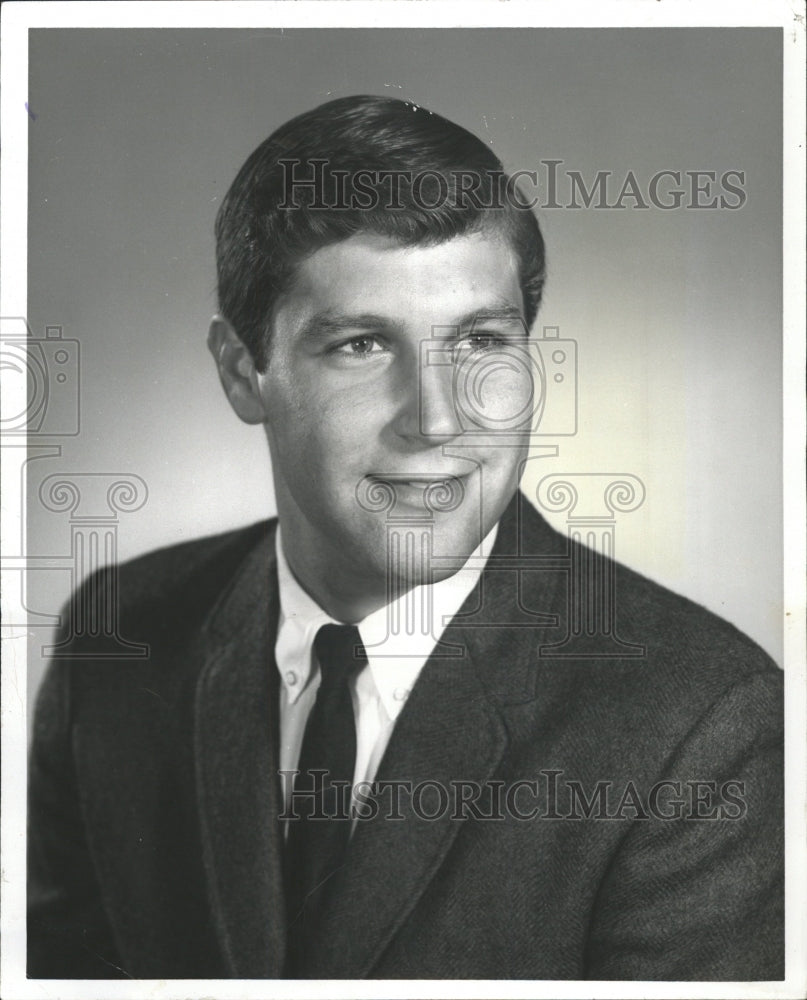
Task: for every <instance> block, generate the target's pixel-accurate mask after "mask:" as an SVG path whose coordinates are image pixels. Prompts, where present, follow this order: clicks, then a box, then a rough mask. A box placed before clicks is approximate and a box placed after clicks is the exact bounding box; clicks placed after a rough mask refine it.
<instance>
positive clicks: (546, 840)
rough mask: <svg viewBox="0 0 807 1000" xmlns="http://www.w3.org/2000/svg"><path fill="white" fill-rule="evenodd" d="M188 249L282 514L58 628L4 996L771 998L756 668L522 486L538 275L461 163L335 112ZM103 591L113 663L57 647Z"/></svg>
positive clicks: (535, 379) (524, 225) (378, 102)
mask: <svg viewBox="0 0 807 1000" xmlns="http://www.w3.org/2000/svg"><path fill="white" fill-rule="evenodd" d="M216 238H217V259H218V269H219V304H220V313H219V314H218V315H217V316H216V317H214V319H213V321H212V324H211V328H210V334H209V340H208V343H209V346H210V349H211V352H212V354H213V356H214V359H215V361H216V364H217V367H218V371H219V374H220V377H221V381H222V384H223V387H224V390H225V392H226V394H227V396H228V399H229V400H230V403H231V404H232V406H233V408H234V410H235V411H236V413H237V414H238V415H239V416H240V417H241V418H242V419H243V420H245V421H246V422H248V423H260V424H262V425H263V426H264V428H265V431H266V435H267V439H268V443H269V450H270V454H271V459H272V470H273V475H274V483H275V492H276V497H277V508H278V518H277V519H276V520H272V521H270V522H267V523H261V524H258V525H255V526H253V527H250V528H246V529H244V530H242V531H237V532H233V533H230V534H227V535H224V536H221V537H218V538H214V539H203V540H200V541H196V542H191V543H188V544H185V545H181V546H177V547H174V548H170V549H167V550H164V551H161V552H157V553H153V554H150V555H148V556H145V557H143V558H141V559H138V560H136V561H135V562H133V563H130V564H128V565H126V566H123V567H121V568H120V570H119V572H118V571H116V570H115V569H114V568H113V569H111V570H110V571H109V572H108V573H106V574H101V576H100V577H99V578H98V579H93V580H90V581H88V583H87V584H85V586H84V588H83V590H82V591H81V592H80V594H79V595H77V597H76V598H75V599H74V601H73V618H72V622H71V623H69V624H68V626H67V630H66V633H65V646H64V647H63V653H64V655H62V656H61V657H59V658H57V659H55V660H54V664H53V666H52V667H51V669H50V672H49V674H48V676H47V678H46V680H45V682H44V685H43V688H42V692H41V694H40V698H39V705H38V713H37V722H36V734H35V740H34V747H33V752H32V760H31V793H30V827H31V846H30V855H29V863H30V872H31V888H30V918H29V931H28V933H29V975H30V976H60V977H85V976H86V977H112V976H119V975H124V976H132V977H135V978H221V977H237V978H270V977H283V976H288V977H294V978H303V977H313V978H323V979H328V978H362V977H378V978H399V977H400V978H413V979H421V978H432V977H434V978H439V977H446V978H461V977H477V978H484V979H497V978H530V979H584V978H590V979H659V980H679V979H704V980H708V979H717V980H729V979H738V980H745V979H777V978H781V977H782V975H783V932H782V922H783V895H782V892H783V890H782V832H781V823H782V790H781V779H782V760H781V712H782V704H781V682H780V674H779V671H778V670H777V668H776V667H775V666H774V665H773V664H772V663H771V662H770V661H769V660H768V659H767V658H766V656H765V655H764V654H763V653H762V652H761V651H760V650H759V649H758V648H757V647H756V646H755V645H754V644H753V643H751V641H750V640H748V639H747V638H745V637H744V636H742V635H741V634H740V633H739V632H737V630H736V629H734V628H733V627H732V626H730V625H729V624H727V623H725V622H722V621H720V620H719V619H717V618H715V617H714V616H712V615H710V614H709V613H708V612H706V611H705V610H704V609H702V608H700V607H697V606H696V605H693V604H692V603H690V602H688V601H686V600H684V599H683V598H680V597H677V596H675V595H673V594H671V593H669V592H668V591H665V590H663V589H662V588H660V587H658V586H656V585H655V584H653V583H651V582H649V581H647V580H645V579H643V578H642V577H640V576H638V575H637V574H635V573H633V572H631V571H629V570H627V569H625V568H623V567H620V566H616V565H615V564H613V563H612V562H610V561H609V560H608V559H607V558H605V557H602V556H600V555H597V554H595V553H593V552H590V551H588V550H586V549H583V548H582V547H581V546H580V545H579V544H578V543H577V542H573V541H571V540H569V539H567V538H565V537H563V536H561V535H559V534H557V533H556V532H555V531H553V530H552V529H551V528H550V527H549V526H548V525H547V524H546V522H545V521H544V520H543V519H542V518H541V517H540V516H539V515H538V514H537V513H536V512H535V510H534V509H533V508H532V506H531V505H530V503H529V502H528V501H527V500H526V499H525V498H523V497H522V496H521V495H520V494H519V493H518V491H517V487H518V483H519V480H520V476H521V473H522V470H523V466H524V462H525V461H526V459H527V455H528V449H529V445H530V433H531V431H532V430H533V429H534V428H535V427H536V425H537V423H538V422H539V420H540V417H541V405H542V400H543V398H544V396H545V394H546V392H547V391H548V389H547V387H546V384H545V381H544V378H545V367H543V368H542V364H543V360H542V357H541V354H540V351H539V350H538V348H537V345H536V342H535V341H534V339H533V338H532V337H531V336H530V330H531V327H532V325H533V321H534V320H535V317H536V314H537V310H538V306H539V304H540V298H541V291H542V285H543V278H544V247H543V241H542V238H541V234H540V231H539V228H538V224H537V221H536V219H535V217H534V216H533V214H532V213H531V212H530V211H529V210H528V209H526V208H525V207H524V202H523V200H522V198H521V196H520V195H519V192H518V190H517V188H516V187H515V185H514V184H513V183H512V179H511V178H508V177H507V176H505V175H504V173H503V172H502V168H501V164H500V163H499V161H498V160H497V159H496V157H495V156H494V155H493V154H492V152H491V151H490V149H489V148H488V147H487V146H486V145H485V144H484V143H482V142H481V141H480V140H479V139H477V138H476V137H474V136H472V135H470V134H469V133H468V132H466V131H465V130H464V129H462V128H460V127H458V126H456V125H454V124H453V123H451V122H448V121H446V120H445V119H442V118H440V117H439V116H437V115H434V114H432V113H431V112H428V111H426V110H425V109H422V108H419V107H416V106H413V105H411V104H407V103H404V102H401V101H395V100H389V99H382V98H375V97H356V98H344V99H340V100H337V101H333V102H331V103H329V104H326V105H324V106H322V107H320V108H317V109H315V110H314V111H312V112H310V113H307V114H304V115H301V116H300V117H298V118H296V119H294V120H293V121H291V122H289V123H287V124H286V125H284V126H282V127H281V128H280V129H278V130H277V131H276V132H275V133H274V134H273V135H272V136H271V137H270V138H269V139H267V140H266V141H265V142H264V143H263V144H262V145H261V146H259V147H258V149H257V150H256V151H255V152H254V153H253V154H252V155H251V156H250V158H249V159H248V160H247V162H246V163H245V164H244V166H243V168H242V169H241V171H240V173H239V175H238V177H237V178H236V180H235V181H234V183H233V185H232V187H231V189H230V191H229V193H228V195H227V198H226V199H225V202H224V204H223V205H222V208H221V211H220V213H219V217H218V220H217V225H216ZM603 581H607V588H606V590H607V593H608V594H610V595H615V604H614V606H613V607H611V606H610V604H609V605H608V607H607V608H606V609H605V611H606V613H607V614H609V615H611V616H612V617H613V614H615V615H616V618H617V620H618V629H619V640H618V642H616V643H615V644H614V643H611V644H606V646H603V645H602V644H601V642H600V640H601V639H602V638H603V635H604V636H605V638H609V637H610V638H611V639H613V638H614V636H615V635H616V630H615V624H614V621H613V620H612V619H609V622H608V625H607V628H606V629H605V631H604V632H602V631H598V630H597V628H589V627H588V625H589V624H591V623H590V622H589V621H588V620H586V621H585V622H584V623H583V625H584V627H581V626H580V616H581V614H583V613H584V611H592V612H593V609H594V602H592V601H589V602H588V603H586V601H587V597H586V595H590V594H591V593H594V592H596V593H605V591H604V590H597V588H598V587H600V588H602V587H603V586H604V583H603ZM111 582H114V584H115V586H116V587H117V588H118V589H117V590H116V593H119V595H120V596H119V602H120V604H119V607H120V616H119V617H120V622H121V630H122V632H123V634H125V635H126V637H127V638H129V639H131V640H134V641H137V642H141V643H146V644H148V646H149V649H150V655H149V658H148V659H147V660H145V661H132V662H126V661H115V660H113V659H111V658H105V656H106V654H105V651H104V645H103V639H104V637H103V635H100V636H98V637H97V639H96V640H94V641H89V642H88V638H87V633H88V629H87V628H83V627H80V626H79V627H77V626H76V618H77V616H78V615H79V614H80V610H81V609H82V608H87V607H91V606H92V603H93V601H94V600H97V599H98V594H99V593H100V592H101V591H102V590H103V589H104V588H108V587H109V586H110V585H111ZM598 613H599V612H597V614H598ZM595 617H596V615H595ZM615 645H616V646H617V647H618V648H617V649H616V650H615V648H614V646H615ZM606 647H607V648H606Z"/></svg>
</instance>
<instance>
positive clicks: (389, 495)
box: [364, 471, 471, 512]
mask: <svg viewBox="0 0 807 1000" xmlns="http://www.w3.org/2000/svg"><path fill="white" fill-rule="evenodd" d="M470 474H471V473H470V472H469V471H466V472H462V473H455V472H431V473H423V472H412V473H411V474H410V473H406V472H391V473H371V474H369V475H367V476H365V479H364V482H365V484H366V489H367V496H368V499H370V498H373V499H374V500H377V501H378V502H381V500H382V497H383V498H386V499H387V502H389V503H390V504H391V506H395V505H396V504H403V505H405V506H408V507H411V506H414V507H417V508H418V509H424V508H425V509H427V510H431V511H432V512H438V511H449V510H454V509H455V508H456V507H457V506H459V504H460V503H462V500H463V497H464V496H465V489H466V482H467V480H468V477H469V476H470ZM371 502H372V500H371Z"/></svg>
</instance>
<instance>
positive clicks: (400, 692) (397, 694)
mask: <svg viewBox="0 0 807 1000" xmlns="http://www.w3.org/2000/svg"><path fill="white" fill-rule="evenodd" d="M392 697H393V698H394V699H395V700H396V701H406V699H407V698H408V697H409V691H408V689H407V688H395V690H394V691H393V692H392Z"/></svg>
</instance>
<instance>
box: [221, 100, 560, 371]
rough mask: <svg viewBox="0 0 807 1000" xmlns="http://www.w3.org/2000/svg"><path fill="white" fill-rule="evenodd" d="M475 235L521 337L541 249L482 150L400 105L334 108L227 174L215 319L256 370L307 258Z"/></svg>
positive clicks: (310, 116)
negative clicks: (509, 292)
mask: <svg viewBox="0 0 807 1000" xmlns="http://www.w3.org/2000/svg"><path fill="white" fill-rule="evenodd" d="M483 230H484V231H498V232H500V233H501V234H502V235H503V236H504V237H505V239H507V240H508V241H509V243H510V245H511V247H512V248H513V250H514V252H515V256H516V258H517V261H518V268H519V282H520V285H521V289H522V293H523V296H524V313H525V319H526V322H527V325H528V327H530V326H531V325H532V323H533V321H534V319H535V317H536V315H537V312H538V307H539V305H540V301H541V293H542V290H543V284H544V276H545V260H544V241H543V238H542V236H541V230H540V228H539V226H538V220H537V219H536V217H535V215H534V214H533V212H532V211H531V210H530V209H529V208H528V207H525V203H523V202H522V201H521V200H520V197H519V195H518V191H517V188H516V187H515V185H514V184H513V183H512V178H509V177H508V176H507V175H506V174H505V173H504V170H503V167H502V164H501V162H500V161H499V159H498V158H497V157H496V156H495V154H494V153H493V152H492V150H491V149H490V148H489V147H488V146H487V145H486V144H485V143H484V142H483V141H482V140H481V139H479V138H478V137H477V136H475V135H473V134H472V133H471V132H468V131H467V130H466V129H464V128H462V127H461V126H459V125H456V124H455V123H454V122H451V121H449V120H448V119H446V118H442V117H441V116H440V115H437V114H434V113H433V112H431V111H427V110H426V109H425V108H422V107H419V106H418V105H415V104H411V103H409V102H407V101H401V100H396V99H392V98H386V97H372V96H358V97H343V98H339V99H337V100H335V101H329V102H328V103H327V104H322V105H320V106H319V107H317V108H314V109H313V110H312V111H308V112H305V113H304V114H301V115H298V116H297V117H296V118H292V119H291V121H288V122H286V124H285V125H281V126H280V128H278V129H277V130H276V131H275V132H274V133H273V134H272V135H270V136H269V138H268V139H266V140H264V142H262V143H261V145H260V146H258V148H257V149H256V150H255V151H254V152H253V153H252V154H251V155H250V156H249V158H248V159H247V161H246V162H245V163H244V165H243V166H242V167H241V169H240V171H239V172H238V175H237V176H236V178H235V180H234V181H233V183H232V185H231V187H230V189H229V191H228V192H227V194H226V196H225V198H224V201H223V202H222V204H221V207H220V209H219V212H218V215H217V217H216V265H217V271H218V299H219V309H220V311H221V312H222V314H223V315H224V316H225V317H226V318H227V320H228V321H229V322H230V323H231V325H232V326H233V328H234V330H235V331H236V333H237V334H238V336H239V337H240V338H241V340H242V341H243V343H244V344H245V345H246V347H247V348H248V349H249V351H250V353H251V354H252V357H253V359H254V360H255V363H256V365H257V367H258V370H259V371H263V370H264V369H265V367H266V363H267V361H268V356H269V344H270V339H271V338H270V333H271V325H272V319H273V313H274V309H275V306H276V305H277V302H278V299H279V297H280V296H281V295H282V294H283V293H284V292H285V291H286V290H288V288H289V287H290V286H291V284H292V281H293V278H294V273H295V268H296V267H297V266H298V265H299V264H300V263H301V262H302V261H303V260H304V259H305V258H306V257H308V256H309V255H311V254H312V253H314V252H315V251H316V250H319V249H320V248H321V247H324V246H328V245H330V244H333V243H339V242H341V241H342V240H346V239H348V238H349V237H351V236H353V235H354V234H356V233H360V232H368V233H374V234H378V235H382V236H387V237H390V238H392V239H393V240H395V241H396V242H398V243H399V244H400V245H401V246H418V245H422V246H428V245H435V244H439V243H443V242H445V241H446V240H450V239H452V238H453V237H455V236H460V235H465V234H470V233H475V232H481V231H483Z"/></svg>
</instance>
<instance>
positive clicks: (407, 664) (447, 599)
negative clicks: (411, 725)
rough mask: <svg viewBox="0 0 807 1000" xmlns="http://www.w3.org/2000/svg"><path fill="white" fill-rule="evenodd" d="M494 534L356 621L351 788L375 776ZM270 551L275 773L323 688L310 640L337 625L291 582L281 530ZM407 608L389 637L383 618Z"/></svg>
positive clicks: (292, 758) (287, 763)
mask: <svg viewBox="0 0 807 1000" xmlns="http://www.w3.org/2000/svg"><path fill="white" fill-rule="evenodd" d="M497 532H498V524H497V525H494V527H493V528H492V529H491V531H490V532H489V533H488V535H487V536H486V537H485V538H484V539H483V540H482V542H481V544H480V545H479V546H478V548H476V549H475V550H474V552H473V553H472V554H471V556H469V558H468V562H466V564H465V565H464V566H463V567H462V569H460V570H458V571H457V572H456V573H455V574H454V575H453V576H450V577H448V578H447V579H445V580H441V581H440V582H439V583H434V584H431V585H424V586H420V587H415V588H414V591H410V593H409V595H402V596H401V597H399V598H398V599H397V600H396V601H394V602H393V603H392V604H390V605H384V606H383V607H381V608H378V610H377V611H374V612H373V613H372V614H370V615H368V616H367V617H366V618H365V619H364V620H363V621H361V622H359V623H358V629H359V635H360V636H361V641H362V643H363V644H364V646H365V649H366V652H367V659H368V662H367V665H366V666H365V667H363V668H362V669H361V670H360V671H359V672H358V673H357V674H355V675H354V676H353V677H352V678H351V680H350V685H351V694H352V697H353V711H354V714H355V718H356V770H355V772H354V777H353V783H354V785H355V784H356V783H357V782H359V781H372V780H373V778H374V777H375V774H376V771H377V769H378V765H379V763H380V762H381V758H382V757H383V755H384V751H385V750H386V748H387V743H388V742H389V738H390V736H391V734H392V730H393V727H394V726H395V721H396V719H397V718H398V715H399V713H400V711H401V709H402V708H403V706H404V704H405V703H406V699H407V698H408V697H409V692H410V691H411V690H412V687H413V686H414V683H415V681H416V680H417V678H418V675H419V674H420V671H421V670H422V669H423V667H424V666H425V664H426V661H427V660H428V658H429V656H430V654H431V652H432V650H433V649H434V647H435V645H436V643H437V641H438V639H439V638H440V636H441V635H442V633H443V631H444V629H445V627H446V625H448V623H449V622H450V621H451V619H452V618H453V617H454V615H455V614H456V613H457V611H459V609H460V607H461V606H462V604H463V602H464V601H465V598H466V597H467V596H468V595H469V594H470V592H471V591H472V590H473V588H474V586H475V585H476V583H477V581H478V580H479V577H480V575H481V573H482V567H483V565H484V562H482V563H480V562H477V559H478V558H479V557H481V558H482V559H483V560H487V558H488V556H489V555H490V551H491V549H492V548H493V543H494V541H495V540H496V534H497ZM275 546H276V551H277V575H278V584H279V593H280V619H279V624H278V631H277V641H276V643H275V660H276V662H277V668H278V670H279V672H280V682H281V685H280V768H281V770H282V771H293V770H295V769H296V767H297V763H298V761H299V758H300V749H301V747H302V742H303V734H304V732H305V725H306V722H307V721H308V715H309V713H310V711H311V709H312V708H313V706H314V701H315V699H316V696H317V689H318V688H319V683H320V674H319V665H318V664H317V662H316V657H315V656H314V654H313V643H314V637H315V636H316V634H317V631H318V630H319V628H320V627H321V626H322V625H327V624H341V623H340V622H337V621H336V620H335V619H334V618H331V617H330V615H328V614H326V612H324V611H323V610H322V608H320V607H319V605H318V604H317V603H316V602H315V601H314V600H313V598H311V597H310V596H309V595H308V594H307V593H306V592H305V591H304V590H303V588H302V587H301V586H300V584H299V583H298V582H297V580H296V579H295V577H294V575H293V574H292V572H291V569H290V567H289V564H288V562H287V561H286V557H285V555H284V553H283V543H282V537H281V532H280V527H279V526H278V530H277V536H276V540H275ZM468 563H471V566H469V565H468ZM407 597H408V600H407ZM429 599H431V608H432V616H433V617H432V621H433V625H432V627H431V630H430V632H429V630H428V628H427V629H426V631H427V632H428V633H429V634H426V635H424V634H423V631H424V629H423V627H422V626H423V623H424V614H425V613H426V612H425V611H424V609H426V608H427V607H428V604H427V602H428V601H429ZM405 608H406V609H408V612H409V615H410V618H409V623H408V624H409V625H410V628H408V629H406V630H405V631H402V632H399V633H398V634H389V632H390V630H389V629H388V621H393V620H396V619H393V618H392V617H388V615H392V614H397V615H400V616H401V617H400V618H398V619H397V620H398V621H403V620H404V610H405ZM412 616H413V617H412ZM412 625H414V628H412V627H411V626H412ZM284 785H285V790H286V804H287V806H288V804H289V801H290V794H291V787H292V786H291V782H290V781H286V782H285V783H284Z"/></svg>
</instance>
